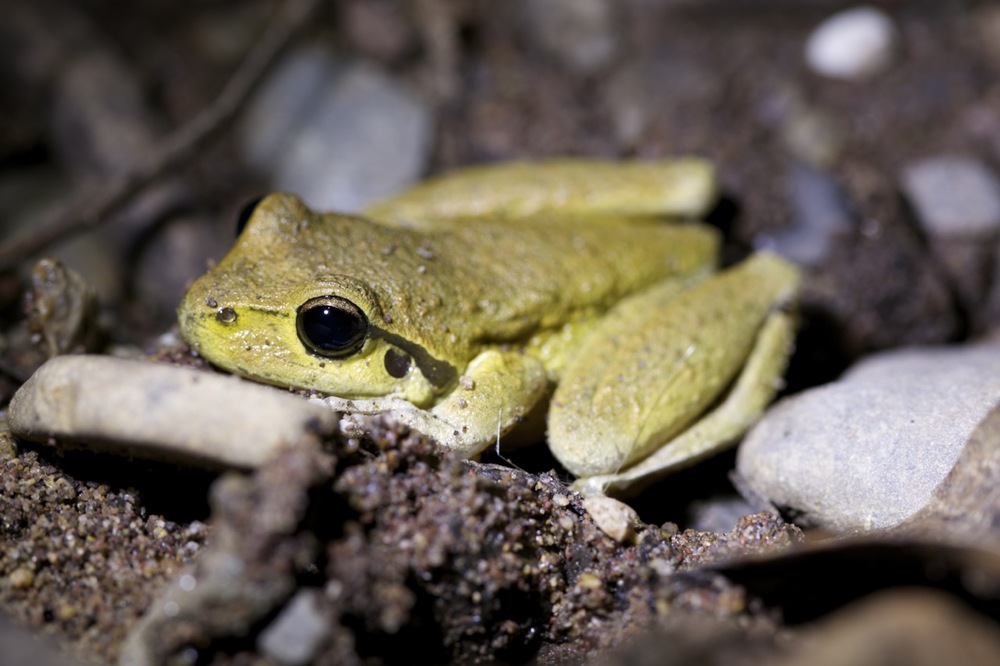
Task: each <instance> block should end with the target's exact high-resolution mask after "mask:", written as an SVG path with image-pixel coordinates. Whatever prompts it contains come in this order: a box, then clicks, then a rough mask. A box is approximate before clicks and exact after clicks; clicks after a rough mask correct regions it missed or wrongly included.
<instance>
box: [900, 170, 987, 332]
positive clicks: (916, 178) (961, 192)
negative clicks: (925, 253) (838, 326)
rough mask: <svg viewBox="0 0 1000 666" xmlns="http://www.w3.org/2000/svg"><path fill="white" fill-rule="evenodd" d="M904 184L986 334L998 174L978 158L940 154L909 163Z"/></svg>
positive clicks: (958, 289)
mask: <svg viewBox="0 0 1000 666" xmlns="http://www.w3.org/2000/svg"><path fill="white" fill-rule="evenodd" d="M900 181H901V185H902V189H903V192H904V193H905V194H906V197H907V199H908V200H909V202H910V204H911V206H912V207H913V211H914V213H915V215H916V218H917V222H918V223H919V224H920V226H921V227H922V228H923V230H924V232H925V233H926V235H927V238H928V243H929V245H930V248H931V251H932V252H933V254H934V258H935V260H936V261H937V262H938V263H939V264H940V265H941V266H942V267H943V269H944V272H945V274H946V275H947V277H948V279H949V281H950V283H951V285H952V288H953V290H954V291H955V293H956V294H957V295H958V297H959V298H960V299H961V302H962V306H963V308H964V309H965V310H966V312H968V313H969V315H970V321H971V324H972V328H973V330H975V331H981V330H983V329H984V328H986V326H987V322H986V320H988V319H990V316H989V314H981V313H980V310H981V309H982V308H981V307H980V306H981V305H982V303H983V302H984V300H985V299H986V296H987V293H988V291H989V289H990V286H991V284H993V283H995V278H994V274H993V266H994V259H995V256H996V248H995V242H987V241H992V240H993V239H995V238H996V237H997V236H998V235H1000V182H998V181H997V177H996V174H994V173H993V171H992V170H991V169H990V168H989V167H987V166H986V165H985V164H983V163H982V162H980V161H979V160H976V159H973V158H968V157H958V156H942V157H933V158H928V159H924V160H920V161H917V162H913V163H910V164H908V165H906V166H905V167H904V168H903V172H902V175H901V177H900Z"/></svg>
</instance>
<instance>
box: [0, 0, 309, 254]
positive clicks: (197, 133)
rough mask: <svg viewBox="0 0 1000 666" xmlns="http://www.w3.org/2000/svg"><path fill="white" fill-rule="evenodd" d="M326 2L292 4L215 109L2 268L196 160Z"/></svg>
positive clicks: (48, 223)
mask: <svg viewBox="0 0 1000 666" xmlns="http://www.w3.org/2000/svg"><path fill="white" fill-rule="evenodd" d="M320 4H321V3H320V0H287V1H286V2H285V3H284V5H283V6H282V7H281V9H280V10H279V12H278V15H277V16H275V18H274V20H273V21H272V22H271V26H270V27H269V28H268V29H267V30H266V31H265V32H264V34H263V35H261V38H260V39H259V40H257V42H256V44H255V45H254V46H253V48H252V49H251V50H250V51H249V53H247V56H246V58H244V60H243V62H242V63H240V66H239V67H238V68H237V70H236V71H235V72H234V73H233V75H232V77H231V78H230V79H229V81H228V82H227V83H226V86H225V87H224V88H223V89H222V92H221V93H219V96H218V97H217V98H216V99H215V101H214V102H213V103H212V104H211V105H210V106H209V107H207V108H205V109H204V110H203V111H201V113H199V114H198V115H196V116H195V117H194V118H192V119H191V120H190V121H189V122H187V123H185V124H184V125H182V126H180V127H179V128H177V129H176V130H175V131H174V132H173V133H172V134H170V135H168V136H166V137H164V138H163V139H162V140H161V141H160V142H159V143H158V144H157V146H156V148H155V149H154V150H153V151H152V153H151V154H150V155H149V157H148V158H147V159H146V160H144V161H143V162H141V163H139V164H138V165H137V166H136V167H135V168H133V169H129V170H127V171H125V172H124V173H120V174H117V175H115V176H113V177H112V178H111V179H109V180H108V181H106V182H104V183H103V184H102V185H100V186H99V187H96V188H95V187H94V186H87V187H84V188H83V189H82V191H78V192H77V193H76V194H74V195H73V196H72V197H71V198H70V201H69V202H68V203H67V204H65V205H62V206H59V207H58V208H57V209H56V210H55V211H53V212H52V213H51V214H48V215H47V216H46V217H45V218H44V219H43V220H42V221H41V222H39V223H38V224H37V225H35V226H34V227H32V228H31V229H30V230H28V231H26V232H25V233H23V234H21V235H20V236H18V237H16V238H14V239H13V240H11V241H9V242H7V243H6V244H4V245H3V246H0V269H4V268H10V267H12V266H14V265H15V264H17V263H18V262H19V261H21V260H22V259H24V258H26V257H29V256H32V255H34V254H37V253H38V252H40V251H42V250H44V249H45V248H47V247H48V246H49V245H51V244H52V243H55V242H56V241H62V240H65V239H66V238H69V237H70V236H74V235H76V234H78V233H81V232H83V231H86V230H89V229H92V228H95V227H97V226H99V225H100V224H102V223H103V222H105V221H107V220H108V219H109V218H110V216H111V213H112V212H114V211H115V210H116V209H118V208H120V207H121V206H122V205H123V204H125V203H126V202H128V200H129V199H131V198H132V197H133V196H135V195H136V194H137V193H138V192H139V191H141V190H142V189H143V188H144V187H146V186H147V185H149V184H150V183H151V182H153V181H154V180H155V179H157V178H158V177H160V176H161V175H163V174H164V173H166V172H167V171H170V170H171V169H174V168H176V167H177V166H179V165H180V164H182V163H184V162H185V161H187V160H188V159H190V158H191V157H192V156H193V155H194V154H195V153H196V152H197V151H198V150H200V149H201V148H202V147H203V146H204V143H205V142H206V141H207V140H208V139H209V138H211V137H212V136H213V135H214V134H215V133H217V132H218V131H219V130H220V129H221V128H222V127H224V126H225V125H226V122H227V121H228V120H230V119H231V118H232V117H233V116H235V115H236V113H237V112H238V111H239V110H240V109H241V108H242V107H243V105H244V103H245V102H246V100H247V98H248V97H249V96H250V93H251V92H253V90H254V88H255V87H256V85H257V83H259V82H260V80H261V78H262V77H263V75H264V73H265V72H266V71H267V69H268V67H269V66H270V65H271V63H272V62H274V60H275V58H276V57H277V55H278V54H279V53H280V52H281V51H282V49H283V48H284V47H285V46H286V45H287V44H288V42H289V41H290V39H291V37H292V36H293V35H294V34H295V33H296V32H298V30H299V29H300V28H302V27H303V26H304V25H305V23H306V22H307V21H308V20H309V18H310V17H311V16H312V15H313V14H314V13H315V11H316V9H317V8H318V7H319V5H320Z"/></svg>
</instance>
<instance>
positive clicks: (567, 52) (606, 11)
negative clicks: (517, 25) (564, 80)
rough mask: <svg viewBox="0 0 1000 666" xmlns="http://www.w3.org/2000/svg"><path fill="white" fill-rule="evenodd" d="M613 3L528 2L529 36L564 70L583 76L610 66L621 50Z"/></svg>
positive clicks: (587, 0) (598, 0)
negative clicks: (564, 68)
mask: <svg viewBox="0 0 1000 666" xmlns="http://www.w3.org/2000/svg"><path fill="white" fill-rule="evenodd" d="M615 4H616V3H615V2H614V1H613V0H526V1H525V2H522V9H523V12H524V20H525V24H526V27H527V33H528V34H529V35H530V36H531V38H532V39H533V41H534V42H535V43H536V44H537V45H538V46H539V47H541V49H542V50H544V51H546V52H548V53H549V54H550V55H551V56H553V57H554V58H555V59H556V60H558V61H559V62H560V63H561V64H562V65H563V66H564V67H566V68H567V69H569V70H570V71H572V72H575V73H577V74H581V75H588V74H595V73H597V72H599V71H601V70H603V69H605V68H606V67H607V66H608V65H610V64H611V63H612V62H613V61H614V59H615V58H616V56H617V55H618V53H619V51H620V50H621V36H620V35H619V23H618V20H617V16H616V14H615V11H616V7H615Z"/></svg>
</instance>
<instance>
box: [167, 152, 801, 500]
mask: <svg viewBox="0 0 1000 666" xmlns="http://www.w3.org/2000/svg"><path fill="white" fill-rule="evenodd" d="M714 200H715V181H714V176H713V173H712V169H711V166H710V165H709V164H708V163H706V162H705V161H702V160H698V159H676V160H668V161H662V162H628V163H610V162H597V161H588V160H558V161H549V162H540V163H514V164H505V165H499V166H489V167H480V168H473V169H468V170H465V171H461V172H458V173H455V174H453V175H448V176H444V177H442V178H439V179H436V180H432V181H429V182H427V183H425V184H423V185H420V186H417V187H415V188H413V189H411V190H409V191H407V192H404V193H403V194H401V195H399V196H397V197H395V198H393V199H389V200H387V201H383V202H381V203H378V204H376V205H374V206H372V207H370V208H369V209H368V210H367V211H366V212H365V215H364V216H354V215H338V214H333V213H316V212H313V211H312V210H310V209H309V208H307V207H306V206H305V205H304V204H303V203H302V202H301V201H300V200H299V199H297V198H296V197H294V196H292V195H289V194H272V195H270V196H268V197H266V198H264V199H263V200H261V201H260V202H259V203H258V204H257V205H256V206H255V207H254V208H253V210H252V211H249V212H248V215H249V217H248V218H247V220H246V225H245V228H244V229H243V230H242V231H241V232H240V234H239V237H238V239H237V241H236V245H235V247H234V248H233V249H232V250H231V251H230V253H229V254H228V255H227V256H226V257H225V258H224V259H223V260H222V261H221V262H220V263H219V264H218V265H217V266H216V267H215V268H213V269H212V270H211V271H209V273H208V274H206V275H204V276H203V277H201V278H200V279H198V280H197V281H196V282H195V283H194V285H193V286H192V287H191V290H190V292H189V293H188V294H187V296H186V298H185V299H184V302H183V303H182V304H181V307H180V311H179V316H180V324H181V329H182V331H183V334H184V337H185V338H186V339H187V340H188V341H189V342H190V343H191V345H192V346H193V347H194V348H195V349H196V350H197V351H198V352H200V353H201V354H203V355H204V356H205V357H206V358H207V359H208V360H209V361H211V362H212V363H214V364H216V365H218V366H220V367H222V368H224V369H226V370H229V371H232V372H235V373H237V374H240V375H243V376H246V377H250V378H252V379H256V380H259V381H262V382H268V383H271V384H277V385H280V386H292V387H299V388H305V389H313V390H315V391H317V392H321V393H323V394H327V395H329V396H332V397H329V398H327V401H328V402H329V403H330V405H331V406H333V407H334V408H336V409H338V410H342V411H346V412H354V413H387V414H389V415H391V416H392V417H393V418H395V419H396V420H397V421H399V422H401V423H403V424H405V425H407V426H410V427H412V428H414V429H415V430H418V431H420V432H423V433H425V434H427V435H429V436H431V437H432V438H434V439H436V440H437V441H439V442H441V443H442V444H444V445H445V446H448V447H450V448H453V449H457V450H458V451H460V452H461V453H462V454H464V455H468V456H472V455H475V454H477V453H479V452H480V451H482V450H483V449H485V448H487V447H489V446H491V445H493V444H494V443H495V442H497V441H498V438H504V437H505V435H507V433H508V432H509V431H512V430H513V431H514V432H513V433H512V435H513V434H515V433H517V432H518V430H521V431H523V430H525V429H526V428H528V424H531V423H536V424H537V423H542V422H543V420H542V419H540V418H538V416H539V415H541V416H545V411H546V410H547V425H548V435H547V436H548V441H549V446H550V447H551V449H552V452H553V453H554V454H555V456H556V457H557V458H558V459H559V461H560V462H561V463H562V464H563V465H564V466H565V467H566V468H567V469H569V470H570V471H572V472H573V473H574V474H576V475H577V476H579V477H581V482H580V483H582V484H583V486H584V487H585V488H589V489H591V490H598V491H600V490H605V491H609V490H613V491H619V492H620V491H622V490H623V489H626V488H627V487H628V486H629V485H631V484H634V483H637V482H645V481H648V480H649V479H650V478H651V477H655V476H657V475H659V474H662V473H664V472H666V471H668V470H670V469H673V468H676V467H678V466H680V465H684V464H689V463H691V462H692V461H694V460H697V459H699V458H703V457H705V456H706V455H709V454H711V453H714V452H716V451H718V450H719V449H721V448H723V447H724V446H726V445H727V444H730V443H732V442H733V441H734V440H735V439H737V438H738V437H739V436H740V435H741V434H742V433H743V432H744V431H745V430H746V428H747V427H748V426H749V425H750V424H751V423H753V421H754V420H755V419H756V418H757V417H758V416H759V415H760V413H761V412H762V411H763V409H764V408H765V406H766V405H767V403H768V402H769V401H770V400H771V398H772V397H773V395H774V392H775V390H776V388H777V386H778V385H779V383H780V377H781V375H782V373H783V372H784V367H785V363H786V360H787V357H788V354H789V350H790V348H791V345H792V339H793V335H794V330H793V329H794V326H793V318H792V315H791V314H790V313H789V312H788V309H789V307H790V305H791V304H792V301H793V300H794V298H795V294H796V290H797V284H798V274H797V271H796V270H795V268H793V267H792V266H790V265H789V264H787V263H786V262H784V261H783V260H781V259H779V258H777V257H775V256H773V255H769V254H757V255H754V256H752V257H750V258H749V259H747V260H746V261H744V262H743V263H741V264H738V265H736V266H735V267H733V268H730V269H728V270H725V271H723V272H716V261H717V255H718V249H719V236H718V233H717V232H716V231H715V230H714V229H713V228H711V227H708V226H704V225H701V224H697V223H693V222H691V221H690V220H691V218H696V217H698V216H699V215H701V214H703V213H704V212H705V211H706V210H707V209H708V208H709V207H710V206H711V205H712V204H713V203H714ZM522 422H525V424H524V425H523V426H522V427H521V428H518V429H515V426H517V425H518V424H520V423H522ZM536 431H537V428H536ZM522 434H523V433H522ZM536 435H538V436H540V432H536Z"/></svg>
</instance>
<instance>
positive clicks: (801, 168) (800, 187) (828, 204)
mask: <svg viewBox="0 0 1000 666" xmlns="http://www.w3.org/2000/svg"><path fill="white" fill-rule="evenodd" d="M787 182H788V192H789V199H790V201H791V205H792V224H791V225H789V226H788V227H786V228H784V229H782V230H780V231H778V232H776V233H772V234H768V235H766V236H763V235H762V236H760V237H759V238H758V239H756V240H755V245H756V247H757V249H758V250H771V251H772V252H777V253H778V254H780V255H781V256H783V257H785V258H786V259H789V260H791V261H794V262H795V263H797V264H801V265H804V266H820V265H822V264H823V263H824V261H825V260H826V259H827V257H828V256H829V255H830V253H831V251H832V249H833V247H834V245H835V242H836V241H837V239H838V238H843V237H845V236H848V235H849V234H850V233H851V232H852V231H853V230H854V229H855V227H856V224H855V221H854V215H853V213H852V211H851V208H850V202H849V200H848V198H847V196H846V195H845V194H844V193H843V191H842V190H841V189H840V187H838V185H837V184H836V183H835V182H834V181H833V179H832V178H831V177H830V176H829V175H828V174H826V173H825V172H824V171H821V170H819V169H816V168H813V167H811V166H809V165H807V164H804V163H798V164H796V165H795V166H794V167H793V168H792V171H791V173H790V174H789V177H788V181H787Z"/></svg>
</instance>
